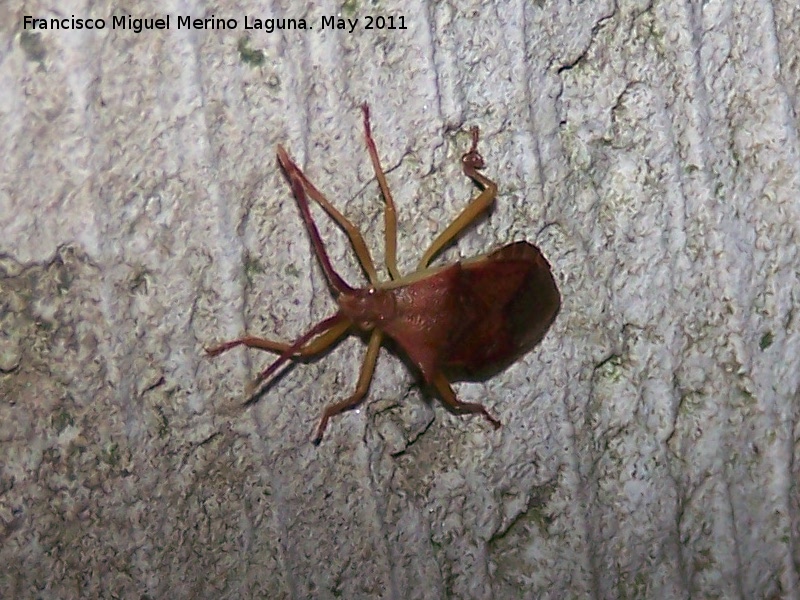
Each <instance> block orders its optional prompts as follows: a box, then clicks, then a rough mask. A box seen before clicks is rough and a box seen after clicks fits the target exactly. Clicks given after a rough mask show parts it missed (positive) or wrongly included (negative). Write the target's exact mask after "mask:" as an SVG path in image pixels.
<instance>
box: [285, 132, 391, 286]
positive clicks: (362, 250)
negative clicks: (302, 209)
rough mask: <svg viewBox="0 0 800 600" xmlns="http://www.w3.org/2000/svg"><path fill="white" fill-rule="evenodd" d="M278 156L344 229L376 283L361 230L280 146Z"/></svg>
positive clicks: (371, 280) (370, 279)
mask: <svg viewBox="0 0 800 600" xmlns="http://www.w3.org/2000/svg"><path fill="white" fill-rule="evenodd" d="M278 157H279V160H280V161H281V165H283V168H284V169H286V171H287V173H288V172H289V171H291V172H292V173H293V174H294V176H296V177H297V178H298V179H299V180H300V181H301V182H302V185H303V187H304V188H305V189H306V191H307V192H308V195H309V196H310V197H311V199H312V200H313V201H314V202H316V203H317V204H319V205H320V206H321V207H322V208H323V209H324V210H325V212H326V213H328V215H329V216H330V217H331V218H332V219H333V220H334V221H336V223H337V224H338V225H339V227H341V228H342V229H343V230H344V232H345V234H347V237H348V238H349V239H350V244H351V245H352V246H353V250H355V252H356V256H357V257H358V261H359V263H361V267H362V268H363V269H364V272H365V273H366V274H367V277H368V278H369V281H370V283H372V284H373V285H375V284H377V283H378V273H377V271H376V270H375V264H374V263H373V262H372V256H371V255H370V253H369V249H368V248H367V244H366V242H365V241H364V237H363V236H362V235H361V232H360V231H358V229H356V227H355V225H353V224H352V223H351V222H350V220H349V219H348V218H347V217H345V216H344V215H343V214H342V213H340V212H339V211H338V210H336V208H335V207H334V206H333V205H332V204H331V203H330V201H329V200H328V199H327V198H326V197H325V196H324V195H323V194H322V192H320V191H319V190H318V189H317V188H316V187H314V184H313V183H311V181H309V179H308V177H306V175H305V173H303V172H302V171H301V170H300V167H298V166H297V165H296V164H295V163H294V161H292V159H290V158H289V156H288V155H287V154H286V151H285V150H284V149H283V148H282V147H281V146H278ZM284 161H285V162H284Z"/></svg>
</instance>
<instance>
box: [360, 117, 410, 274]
mask: <svg viewBox="0 0 800 600" xmlns="http://www.w3.org/2000/svg"><path fill="white" fill-rule="evenodd" d="M361 112H363V113H364V137H366V139H367V150H368V151H369V158H370V160H371V161H372V169H373V170H374V171H375V177H376V178H377V179H378V185H379V186H380V188H381V194H383V201H384V202H385V203H386V207H385V208H384V210H383V227H384V238H385V244H386V268H387V269H388V271H389V275H390V276H391V278H392V279H400V277H401V275H400V269H398V268H397V211H395V209H394V200H393V199H392V193H391V192H390V191H389V184H387V183H386V174H385V173H384V172H383V168H382V167H381V160H380V158H378V149H377V148H376V147H375V140H373V139H372V128H371V127H370V124H369V105H368V104H367V103H366V102H364V103H363V104H362V105H361Z"/></svg>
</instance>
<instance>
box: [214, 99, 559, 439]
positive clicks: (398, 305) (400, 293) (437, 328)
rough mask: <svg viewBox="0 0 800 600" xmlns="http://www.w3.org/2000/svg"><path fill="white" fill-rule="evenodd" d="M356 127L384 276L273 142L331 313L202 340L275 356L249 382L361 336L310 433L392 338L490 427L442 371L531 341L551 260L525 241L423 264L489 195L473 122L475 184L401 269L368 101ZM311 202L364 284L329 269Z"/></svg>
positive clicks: (552, 289) (502, 362)
mask: <svg viewBox="0 0 800 600" xmlns="http://www.w3.org/2000/svg"><path fill="white" fill-rule="evenodd" d="M361 110H362V112H363V120H364V134H365V138H366V143H367V151H368V153H369V157H370V160H371V162H372V167H373V169H374V171H375V177H376V178H377V180H378V185H379V187H380V190H381V194H382V196H383V199H384V204H385V206H384V238H385V244H386V269H387V271H388V272H389V277H390V280H389V281H380V280H379V279H378V274H377V271H376V269H375V264H374V263H373V261H372V256H371V255H370V252H369V250H368V249H367V245H366V243H365V242H364V238H363V237H362V235H361V233H360V232H359V231H358V229H356V228H355V227H354V226H353V224H352V223H351V222H350V221H349V220H348V219H347V218H345V217H344V215H342V214H341V213H340V212H339V211H338V210H336V208H334V206H333V205H332V204H331V203H330V202H329V201H328V200H327V198H325V196H324V195H323V194H322V193H321V192H320V191H319V190H318V189H317V188H316V187H315V186H314V184H313V183H311V181H309V180H308V178H307V177H306V176H305V174H304V173H303V172H302V171H301V170H300V168H299V167H298V166H297V165H296V164H295V163H294V161H292V159H291V158H289V155H288V154H287V153H286V150H284V149H283V147H282V146H280V145H279V146H278V163H279V164H280V166H281V168H282V169H283V171H284V173H285V175H286V177H287V179H288V181H289V184H290V186H291V188H292V192H293V194H294V197H295V199H296V200H297V206H298V207H299V209H300V215H301V216H302V218H303V222H304V224H305V227H306V229H307V230H308V234H309V236H310V237H311V242H312V244H313V247H314V252H315V254H316V256H317V259H318V260H319V262H320V265H321V266H322V270H323V272H324V274H325V278H326V279H327V281H328V285H329V286H330V288H331V290H332V291H333V293H334V295H335V297H336V302H337V304H338V305H339V309H338V311H337V312H336V313H335V314H334V315H333V316H330V317H328V318H326V319H324V320H322V321H320V322H319V323H317V324H316V325H314V326H313V327H312V328H311V329H309V330H308V331H306V332H305V333H304V334H303V335H301V336H300V337H299V338H297V339H296V340H295V341H294V342H291V343H283V342H278V341H274V340H270V339H265V338H259V337H254V336H244V337H241V338H238V339H235V340H231V341H229V342H225V343H222V344H220V345H218V346H214V347H212V348H208V349H207V350H206V351H207V352H208V354H209V355H211V356H216V355H218V354H221V353H222V352H225V351H226V350H230V349H231V348H235V347H236V346H247V347H248V348H257V349H259V350H267V351H269V352H273V353H276V354H279V356H278V358H277V359H276V360H275V361H274V362H273V363H272V364H270V365H269V366H268V367H267V368H265V369H264V370H263V371H261V373H260V374H259V375H258V377H257V379H256V380H255V381H254V382H253V384H252V387H251V390H255V389H256V388H257V386H258V385H260V384H261V383H262V382H263V381H265V380H267V379H269V378H270V377H271V376H272V375H273V374H275V373H276V372H277V370H278V369H279V368H280V367H281V366H282V365H284V364H285V363H286V362H287V361H289V360H292V359H300V358H307V357H311V356H315V355H318V354H320V353H322V352H324V351H325V350H326V349H328V348H329V347H330V346H331V345H333V344H334V343H335V342H336V341H337V340H339V339H340V338H341V337H342V336H344V334H345V333H347V332H360V333H362V334H363V335H365V336H368V338H369V342H368V344H367V351H366V355H365V357H364V362H363V364H362V366H361V373H360V375H359V377H358V383H357V384H356V389H355V391H354V392H353V393H352V394H351V395H350V396H349V397H348V398H346V399H344V400H341V401H339V402H336V403H334V404H330V405H328V406H327V407H326V408H325V410H324V411H323V413H322V418H321V419H320V421H319V425H318V426H317V429H316V433H315V435H314V438H313V441H314V443H315V444H319V442H320V441H321V440H322V436H323V434H324V433H325V428H326V427H327V425H328V421H329V420H330V418H331V417H333V416H334V415H337V414H339V413H341V412H344V411H346V410H349V409H352V408H354V407H356V406H357V405H358V404H359V403H360V402H361V401H362V400H363V399H364V397H365V396H366V394H367V391H368V389H369V384H370V381H371V380H372V375H373V372H374V370H375V363H376V361H377V358H378V351H379V349H380V347H381V344H382V343H383V342H384V339H385V338H390V339H391V340H393V341H394V343H395V345H396V346H397V347H399V348H400V350H401V351H402V352H403V353H405V355H406V356H407V357H408V359H409V361H410V362H411V363H413V364H414V365H415V366H416V368H417V369H418V370H419V372H420V374H421V375H422V379H423V380H424V382H425V384H427V385H428V386H430V387H431V388H433V389H434V390H436V392H437V393H438V395H439V397H440V398H441V399H442V401H443V402H444V403H445V405H446V406H447V407H448V408H449V409H450V410H451V411H452V412H455V413H459V414H464V413H473V414H480V415H482V416H483V417H484V418H485V419H486V420H488V421H489V422H490V423H491V424H492V425H493V426H494V427H495V428H498V427H500V422H499V421H498V420H497V419H495V418H494V417H493V416H492V415H491V414H489V412H488V411H487V410H486V408H484V406H483V405H481V404H477V403H468V402H461V401H460V400H459V399H458V398H457V397H456V394H455V392H454V391H453V388H452V387H451V385H450V379H449V376H451V375H459V376H466V377H475V376H485V375H486V374H490V373H492V372H496V371H498V370H500V369H501V368H503V367H505V366H507V365H508V364H509V363H510V362H512V361H513V360H514V359H515V358H517V357H518V356H519V355H520V354H521V353H523V352H525V351H526V350H528V349H530V348H532V347H533V346H534V345H535V344H536V343H538V342H539V341H540V340H541V339H542V337H543V336H544V334H545V333H546V331H547V329H548V328H549V327H550V324H551V323H552V322H553V320H554V319H555V317H556V314H558V310H559V308H560V306H561V297H560V295H559V293H558V287H557V286H556V282H555V280H554V279H553V274H552V272H551V270H550V265H549V264H548V262H547V260H545V258H544V256H542V253H541V252H540V251H539V249H538V248H537V247H536V246H534V245H532V244H530V243H528V242H525V241H519V242H514V243H511V244H509V245H507V246H504V247H502V248H500V249H498V250H495V251H493V252H490V253H489V254H486V255H483V256H479V257H476V258H472V259H469V260H464V261H461V262H457V263H455V264H451V265H446V266H439V267H430V266H429V265H430V262H431V260H432V259H433V257H434V256H436V255H437V254H438V253H439V252H440V251H441V250H442V249H443V248H444V247H446V246H447V245H449V244H450V243H452V242H453V240H454V239H455V238H456V236H458V235H459V234H460V233H461V232H462V231H463V230H464V229H465V228H466V227H467V226H468V225H469V224H470V223H472V222H473V221H474V220H475V219H476V217H478V216H479V215H481V214H482V213H483V212H484V211H486V210H487V208H489V206H490V205H491V204H492V203H493V202H494V199H495V197H496V195H497V185H496V184H495V183H494V182H493V181H491V180H490V179H488V178H487V177H485V176H484V175H482V174H481V173H479V172H478V169H482V168H483V166H484V160H483V157H482V156H481V155H480V153H479V152H478V138H479V132H478V128H477V127H473V128H472V130H471V133H472V146H471V148H470V149H469V151H468V152H467V153H466V154H464V155H463V156H462V157H461V165H462V169H463V171H464V174H465V175H466V176H467V177H469V178H470V179H472V180H473V181H474V182H475V183H476V184H477V185H478V187H479V188H480V189H481V191H480V193H479V194H478V195H477V196H476V197H475V198H473V199H472V201H471V202H470V203H469V204H468V205H467V207H466V208H465V209H464V210H463V211H462V212H461V214H460V215H458V217H457V218H456V219H455V220H454V221H453V222H452V223H451V224H450V225H449V226H448V227H447V228H446V229H445V230H444V231H442V233H440V234H439V236H438V237H437V238H436V239H435V240H434V242H433V243H432V244H431V246H430V247H429V248H428V250H427V251H426V252H425V253H424V254H423V256H422V259H421V260H420V262H419V264H418V265H417V270H416V271H414V272H413V273H411V274H408V275H403V274H401V273H400V269H399V268H398V266H397V217H396V212H395V207H394V200H393V199H392V194H391V192H390V191H389V187H388V185H387V182H386V175H385V173H384V171H383V169H382V167H381V164H380V159H379V158H378V151H377V148H376V146H375V142H374V140H373V138H372V130H371V125H370V116H369V107H368V105H367V104H366V103H364V104H363V105H362V106H361ZM309 197H310V198H311V199H312V200H313V201H314V202H316V203H317V204H319V205H320V206H321V207H322V208H323V209H324V210H325V212H327V213H328V215H329V216H330V217H331V218H332V219H333V220H334V221H335V222H336V223H337V224H338V225H339V226H340V227H341V228H342V229H343V230H344V232H345V233H346V234H347V237H348V238H349V239H350V243H351V244H352V246H353V249H354V250H355V253H356V256H357V257H358V261H359V263H360V264H361V267H362V268H363V270H364V272H365V273H366V275H367V277H368V279H369V285H368V286H367V287H365V288H353V287H351V286H350V285H348V284H347V283H345V281H344V280H343V279H342V278H341V277H340V276H339V274H338V273H336V271H335V270H334V269H333V266H332V265H331V262H330V258H329V257H328V254H327V252H326V251H325V245H324V244H323V242H322V238H321V237H320V234H319V231H318V230H317V226H316V224H315V223H314V220H313V218H312V216H311V211H310V209H309V202H308V198H309Z"/></svg>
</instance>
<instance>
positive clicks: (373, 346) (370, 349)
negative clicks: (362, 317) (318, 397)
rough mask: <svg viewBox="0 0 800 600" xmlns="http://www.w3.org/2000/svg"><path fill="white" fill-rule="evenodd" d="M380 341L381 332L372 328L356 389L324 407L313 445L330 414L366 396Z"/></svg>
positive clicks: (342, 409)
mask: <svg viewBox="0 0 800 600" xmlns="http://www.w3.org/2000/svg"><path fill="white" fill-rule="evenodd" d="M382 341H383V333H381V332H380V331H378V330H377V329H373V330H372V335H371V336H370V338H369V345H368V346H367V354H366V355H365V356H364V363H363V364H362V365H361V373H360V374H359V376H358V384H356V390H355V392H353V394H352V395H351V396H350V397H349V398H347V399H346V400H342V401H341V402H337V403H336V404H331V405H329V406H327V407H325V410H324V411H323V413H322V418H321V419H320V420H319V425H317V432H316V434H315V435H314V440H313V442H314V444H315V445H316V444H319V443H320V442H321V441H322V435H323V434H324V433H325V428H326V427H327V426H328V421H329V420H330V418H331V417H332V416H334V415H338V414H339V413H341V412H344V411H346V410H350V409H351V408H355V407H356V406H358V405H359V404H360V403H361V401H362V400H363V399H364V396H366V394H367V391H368V390H369V384H370V381H372V374H373V373H374V372H375V362H376V361H377V360H378V351H379V350H380V348H381V342H382Z"/></svg>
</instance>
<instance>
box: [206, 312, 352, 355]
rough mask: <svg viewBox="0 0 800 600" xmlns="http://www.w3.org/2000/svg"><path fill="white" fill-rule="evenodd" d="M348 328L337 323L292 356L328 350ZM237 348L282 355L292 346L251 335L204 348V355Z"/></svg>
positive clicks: (348, 324) (343, 323) (347, 325)
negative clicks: (243, 347)
mask: <svg viewBox="0 0 800 600" xmlns="http://www.w3.org/2000/svg"><path fill="white" fill-rule="evenodd" d="M348 327H350V323H349V322H347V321H345V322H342V323H339V324H338V325H336V326H334V327H332V328H331V329H329V330H328V331H326V332H325V333H323V334H322V335H320V336H319V337H317V338H314V339H313V340H310V341H309V342H308V343H307V344H305V345H304V346H302V347H300V349H299V350H298V351H297V352H296V353H295V354H294V356H296V357H307V356H314V355H315V354H319V353H320V352H322V351H323V350H325V349H326V348H328V347H329V346H330V345H331V344H333V343H334V342H335V341H336V340H338V339H339V338H340V337H342V334H343V333H344V332H345V331H347V328H348ZM237 346H247V347H248V348H257V349H259V350H266V351H268V352H274V353H275V354H283V353H284V352H286V351H287V350H288V349H289V348H291V346H292V345H291V344H287V343H286V342H276V341H274V340H269V339H267V338H260V337H255V336H252V335H246V336H244V337H240V338H238V339H235V340H231V341H229V342H224V343H222V344H219V345H218V346H214V347H212V348H206V353H207V354H208V355H209V356H217V355H219V354H222V353H223V352H225V351H227V350H230V349H231V348H236V347H237Z"/></svg>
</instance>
